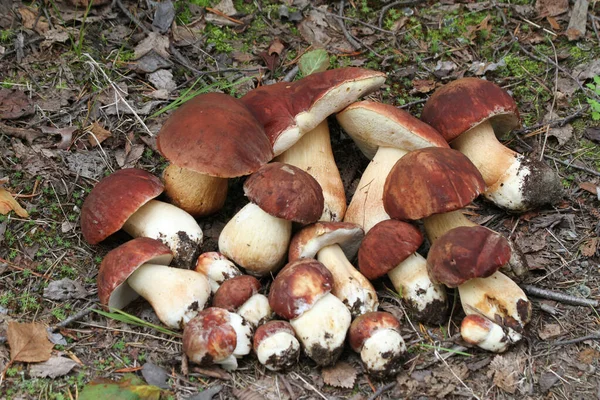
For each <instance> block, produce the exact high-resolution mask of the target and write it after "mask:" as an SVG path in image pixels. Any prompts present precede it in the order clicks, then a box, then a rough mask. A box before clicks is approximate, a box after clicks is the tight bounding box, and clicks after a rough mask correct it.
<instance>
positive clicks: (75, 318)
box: [50, 307, 96, 332]
mask: <svg viewBox="0 0 600 400" xmlns="http://www.w3.org/2000/svg"><path fill="white" fill-rule="evenodd" d="M95 309H96V308H95V307H85V308H84V309H82V310H80V311H79V312H78V313H75V314H73V315H71V316H70V317H69V318H65V319H64V320H62V321H61V322H59V323H58V324H56V325H54V326H53V327H51V328H50V331H51V332H55V331H57V330H59V329H61V328H66V327H67V326H69V325H71V324H72V323H73V322H76V321H79V320H80V319H81V318H83V317H85V316H86V315H88V314H89V313H91V312H92V311H94V310H95Z"/></svg>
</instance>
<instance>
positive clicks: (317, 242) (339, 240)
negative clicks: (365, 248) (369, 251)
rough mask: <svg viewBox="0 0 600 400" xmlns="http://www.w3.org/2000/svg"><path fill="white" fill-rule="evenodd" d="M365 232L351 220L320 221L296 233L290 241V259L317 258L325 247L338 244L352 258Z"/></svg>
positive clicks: (349, 258)
mask: <svg viewBox="0 0 600 400" xmlns="http://www.w3.org/2000/svg"><path fill="white" fill-rule="evenodd" d="M364 235H365V233H364V231H363V229H362V228H361V227H360V225H357V224H353V223H350V222H324V221H319V222H316V223H314V224H312V225H309V226H307V227H305V228H303V229H301V230H300V231H298V233H296V235H294V237H293V238H292V241H291V242H290V248H289V252H288V260H289V261H294V260H296V259H298V258H315V256H316V255H317V253H318V252H319V250H321V249H322V248H323V247H326V246H330V245H333V244H337V245H339V246H340V247H341V249H342V251H343V252H344V254H345V255H346V257H347V258H348V260H352V259H353V258H354V256H355V255H356V252H357V251H358V247H359V246H360V243H361V241H362V238H363V237H364Z"/></svg>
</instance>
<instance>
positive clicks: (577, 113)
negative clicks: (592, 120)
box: [513, 106, 588, 134]
mask: <svg viewBox="0 0 600 400" xmlns="http://www.w3.org/2000/svg"><path fill="white" fill-rule="evenodd" d="M587 109H588V107H587V106H584V107H583V108H581V109H579V110H577V111H575V112H574V113H573V114H571V115H568V116H566V117H564V118H561V119H555V120H552V121H548V122H543V123H541V124H536V125H532V126H528V127H526V128H523V129H519V130H516V131H513V132H514V133H515V134H523V133H527V132H531V131H535V130H536V129H539V128H545V127H546V125H550V127H551V128H553V127H555V126H565V125H566V124H568V123H569V122H571V121H573V120H574V119H577V118H579V117H581V116H583V113H585V112H586V111H587Z"/></svg>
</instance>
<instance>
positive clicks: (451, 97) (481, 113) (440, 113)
mask: <svg viewBox="0 0 600 400" xmlns="http://www.w3.org/2000/svg"><path fill="white" fill-rule="evenodd" d="M421 119H422V120H423V121H425V122H427V123H428V124H430V125H431V126H433V127H434V128H435V129H437V130H438V131H439V132H440V133H441V134H442V136H444V138H446V140H447V141H448V142H449V143H450V145H451V146H452V147H453V148H455V149H457V150H459V151H461V152H462V153H464V154H465V155H466V156H467V157H468V158H469V159H470V160H471V161H472V162H473V164H475V166H476V167H477V168H478V169H479V171H481V174H482V175H483V179H484V180H485V183H486V186H487V189H486V190H485V192H484V193H483V194H484V196H485V197H487V198H488V199H489V200H491V201H493V202H494V203H495V204H496V205H498V206H500V207H502V208H505V209H508V210H511V211H526V210H529V209H532V208H536V207H539V206H541V205H544V204H554V203H556V202H557V201H558V200H560V198H561V196H562V192H563V190H562V184H561V181H560V178H559V177H558V175H557V174H556V172H555V171H554V170H553V169H551V168H550V167H548V165H546V164H544V163H543V162H541V161H538V160H534V159H532V158H528V157H524V156H523V155H521V154H519V153H517V152H515V151H513V150H511V149H509V148H507V147H506V146H504V145H503V144H502V143H500V142H499V141H498V138H497V136H502V135H504V134H506V133H508V132H510V131H511V130H513V129H515V128H518V127H519V126H520V118H519V112H518V109H517V105H516V103H515V101H514V100H513V99H512V98H511V97H510V95H509V94H508V93H506V92H505V91H504V90H503V89H501V88H500V87H499V86H497V85H495V84H494V83H492V82H490V81H487V80H484V79H479V78H463V79H457V80H455V81H453V82H451V83H448V84H447V85H445V86H443V87H441V88H440V89H438V90H436V91H435V93H433V95H431V97H430V98H429V100H427V103H426V104H425V107H423V112H422V114H421Z"/></svg>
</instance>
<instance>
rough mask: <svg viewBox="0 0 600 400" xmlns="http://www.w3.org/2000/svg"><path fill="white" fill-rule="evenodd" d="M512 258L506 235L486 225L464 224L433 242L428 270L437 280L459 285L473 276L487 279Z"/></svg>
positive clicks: (452, 285) (453, 285)
mask: <svg viewBox="0 0 600 400" xmlns="http://www.w3.org/2000/svg"><path fill="white" fill-rule="evenodd" d="M509 259H510V246H509V244H508V241H507V240H506V239H505V238H504V236H502V235H500V234H499V233H497V232H494V231H492V230H491V229H488V228H485V227H483V226H461V227H458V228H454V229H451V230H449V231H448V232H446V233H445V234H444V235H443V236H441V237H440V238H439V239H438V240H436V241H435V242H434V243H433V244H432V245H431V248H430V249H429V255H428V256H427V271H428V273H429V276H430V277H431V280H433V281H434V282H440V283H443V284H444V285H446V286H448V287H457V286H459V285H461V284H463V283H465V282H466V281H468V280H470V279H473V278H487V277H488V276H490V275H492V274H493V273H494V272H496V271H497V270H498V269H499V268H500V267H502V266H503V265H504V264H506V263H507V262H508V260H509Z"/></svg>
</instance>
